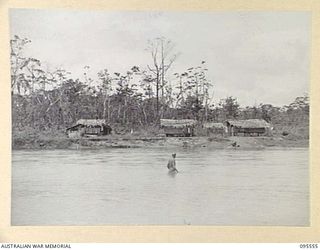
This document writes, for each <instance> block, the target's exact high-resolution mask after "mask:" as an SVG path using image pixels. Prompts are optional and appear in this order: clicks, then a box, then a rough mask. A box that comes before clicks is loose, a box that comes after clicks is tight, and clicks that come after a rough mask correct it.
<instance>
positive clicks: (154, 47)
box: [147, 37, 178, 117]
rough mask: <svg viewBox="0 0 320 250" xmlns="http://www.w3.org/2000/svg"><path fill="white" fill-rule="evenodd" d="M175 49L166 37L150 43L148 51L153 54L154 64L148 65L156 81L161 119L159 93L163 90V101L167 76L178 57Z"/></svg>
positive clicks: (157, 104) (157, 102)
mask: <svg viewBox="0 0 320 250" xmlns="http://www.w3.org/2000/svg"><path fill="white" fill-rule="evenodd" d="M173 49H174V45H173V43H172V42H171V41H170V40H167V39H166V38H164V37H159V38H156V39H154V40H152V41H149V46H148V51H150V53H151V57H152V63H153V64H152V66H149V65H147V67H148V69H149V71H150V72H151V73H152V74H153V76H154V80H155V85H156V111H157V117H159V91H160V90H161V98H162V99H163V98H164V91H165V85H166V83H167V81H166V74H167V72H168V70H169V69H170V67H171V65H172V64H173V63H174V61H175V60H176V58H177V56H178V54H176V53H173Z"/></svg>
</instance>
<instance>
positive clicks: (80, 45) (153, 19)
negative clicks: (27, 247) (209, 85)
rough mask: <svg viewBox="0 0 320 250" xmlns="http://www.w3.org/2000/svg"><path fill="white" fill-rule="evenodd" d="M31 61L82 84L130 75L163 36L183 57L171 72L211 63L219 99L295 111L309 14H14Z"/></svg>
mask: <svg viewBox="0 0 320 250" xmlns="http://www.w3.org/2000/svg"><path fill="white" fill-rule="evenodd" d="M10 28H11V36H13V35H19V36H20V37H26V38H29V39H30V40H31V41H32V43H31V44H30V45H28V48H27V50H26V55H28V56H32V57H35V58H37V59H40V60H41V61H42V62H45V63H46V64H47V65H48V66H49V68H51V69H54V68H56V67H63V68H65V69H66V70H68V71H70V72H72V73H73V76H74V77H76V78H81V76H82V73H83V68H84V66H86V65H89V66H90V67H91V72H90V73H91V74H92V75H94V74H96V72H98V71H99V70H101V69H105V68H107V69H108V70H109V71H110V72H123V73H124V72H126V71H127V70H128V69H130V68H131V67H132V66H133V65H138V66H140V67H142V68H145V67H146V65H147V64H150V63H151V56H150V54H149V53H148V52H147V51H146V47H147V41H148V40H149V39H153V38H156V37H160V36H164V37H166V38H168V39H170V40H171V41H173V42H174V44H175V50H176V51H177V52H180V56H179V57H178V59H177V60H176V62H175V64H174V65H173V66H172V71H171V72H170V73H174V72H183V71H184V70H186V69H187V68H189V67H192V66H197V65H199V64H200V63H201V61H202V60H205V61H206V62H207V68H208V69H209V71H208V78H209V79H210V80H211V81H212V82H213V84H214V98H215V100H216V101H217V100H219V99H220V98H224V97H226V96H234V97H237V98H238V101H239V103H240V104H241V105H242V106H245V105H254V104H259V103H261V102H262V103H271V104H273V105H279V106H280V105H284V104H289V103H290V102H291V101H293V100H294V98H295V97H297V96H301V95H303V94H304V93H308V92H309V56H310V55H309V54H310V51H309V50H310V13H309V12H280V11H277V12H221V11H219V12H173V11H172V12H150V11H140V12H136V11H122V12H115V11H110V12H108V11H70V10H26V9H11V10H10Z"/></svg>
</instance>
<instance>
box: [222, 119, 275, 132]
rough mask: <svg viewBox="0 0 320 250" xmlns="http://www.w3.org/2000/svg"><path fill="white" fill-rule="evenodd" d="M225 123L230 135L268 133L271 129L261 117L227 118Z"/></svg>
mask: <svg viewBox="0 0 320 250" xmlns="http://www.w3.org/2000/svg"><path fill="white" fill-rule="evenodd" d="M226 125H227V128H228V134H229V135H230V136H237V135H243V136H260V135H268V134H269V132H270V130H271V126H270V124H269V123H268V122H266V121H265V120H262V119H248V120H228V121H226Z"/></svg>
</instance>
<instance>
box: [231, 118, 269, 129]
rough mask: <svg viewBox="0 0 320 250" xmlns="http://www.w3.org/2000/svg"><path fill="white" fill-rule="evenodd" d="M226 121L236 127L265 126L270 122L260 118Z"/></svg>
mask: <svg viewBox="0 0 320 250" xmlns="http://www.w3.org/2000/svg"><path fill="white" fill-rule="evenodd" d="M226 122H227V123H229V124H230V125H232V126H234V127H238V128H267V127H270V124H269V123H268V122H266V121H265V120H262V119H248V120H227V121H226Z"/></svg>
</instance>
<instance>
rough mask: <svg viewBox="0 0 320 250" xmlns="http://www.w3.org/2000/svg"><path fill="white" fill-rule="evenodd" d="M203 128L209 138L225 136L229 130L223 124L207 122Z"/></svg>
mask: <svg viewBox="0 0 320 250" xmlns="http://www.w3.org/2000/svg"><path fill="white" fill-rule="evenodd" d="M203 128H204V129H205V131H206V134H207V136H209V135H211V134H212V135H225V134H226V133H227V132H228V130H227V127H226V126H225V125H224V124H223V123H221V122H205V123H204V124H203Z"/></svg>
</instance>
